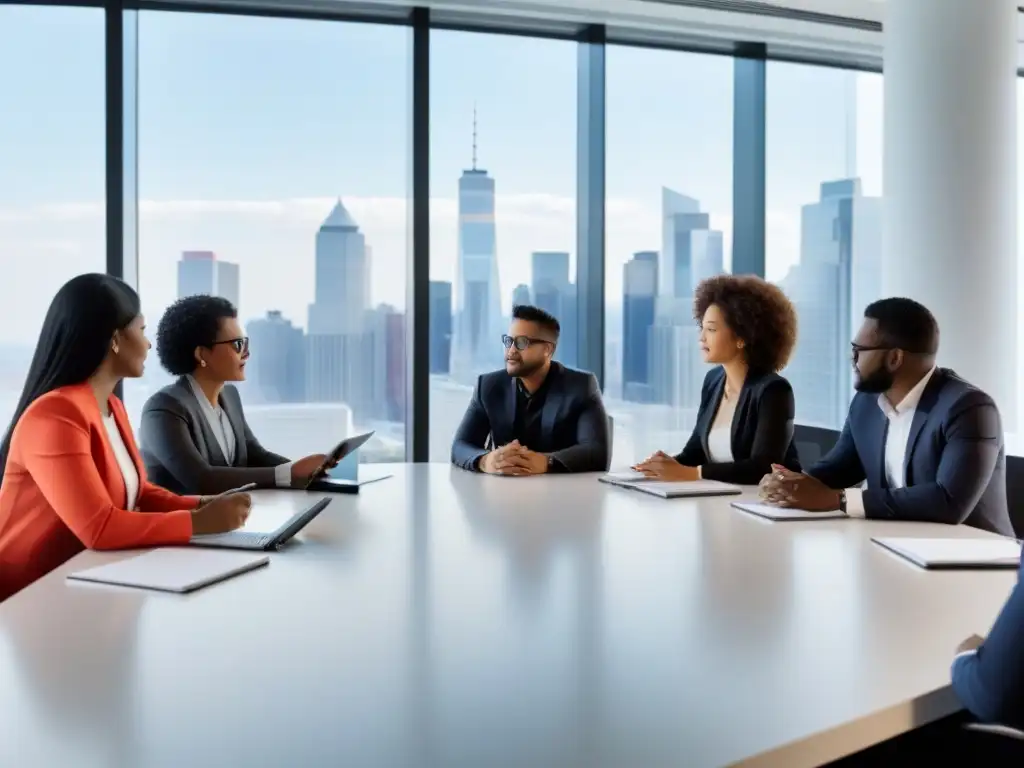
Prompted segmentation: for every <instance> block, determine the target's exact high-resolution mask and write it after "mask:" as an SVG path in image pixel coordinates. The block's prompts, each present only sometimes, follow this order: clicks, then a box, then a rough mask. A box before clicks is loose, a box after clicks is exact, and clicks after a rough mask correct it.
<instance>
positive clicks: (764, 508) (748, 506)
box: [732, 501, 846, 520]
mask: <svg viewBox="0 0 1024 768" xmlns="http://www.w3.org/2000/svg"><path fill="white" fill-rule="evenodd" d="M732 505H733V506H734V507H736V509H741V510H743V511H744V512H749V513H750V514H752V515H757V516H758V517H766V518H768V519H769V520H835V519H837V518H840V517H846V513H845V512H840V511H839V510H838V509H837V510H834V511H831V512H808V511H807V510H806V509H791V508H789V507H776V506H773V505H772V504H761V503H760V502H757V501H734V502H733V503H732Z"/></svg>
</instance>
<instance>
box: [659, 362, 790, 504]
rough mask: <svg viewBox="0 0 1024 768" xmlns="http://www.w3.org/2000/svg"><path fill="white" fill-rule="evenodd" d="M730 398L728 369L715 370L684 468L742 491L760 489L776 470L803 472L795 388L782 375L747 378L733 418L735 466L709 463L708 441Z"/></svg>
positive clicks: (710, 373)
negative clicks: (720, 408)
mask: <svg viewBox="0 0 1024 768" xmlns="http://www.w3.org/2000/svg"><path fill="white" fill-rule="evenodd" d="M724 393H725V369H724V368H723V367H722V366H718V367H717V368H712V369H711V370H710V371H708V374H707V376H705V377H704V386H703V387H702V388H701V393H700V408H699V409H698V411H697V423H696V425H695V426H694V428H693V434H692V435H690V439H689V440H688V441H687V442H686V447H685V448H683V452H682V453H680V454H679V455H678V456H676V457H675V460H676V461H678V462H679V463H680V464H685V465H686V466H688V467H701V476H702V477H704V478H706V479H708V480H721V481H722V482H726V483H737V484H739V485H757V484H758V483H759V482H761V478H763V477H764V476H765V475H767V474H768V473H769V472H771V465H772V464H782V465H783V466H785V467H787V468H789V469H792V470H793V471H794V472H799V471H800V462H799V460H798V459H797V453H796V445H794V443H793V418H794V413H793V411H794V401H793V388H792V387H791V386H790V385H789V382H788V381H787V380H786V379H784V378H782V377H781V376H779V375H778V374H777V373H754V372H750V373H748V374H747V378H746V381H744V382H743V388H742V389H741V390H740V395H739V400H737V402H736V411H735V413H734V414H733V417H732V458H733V460H732V461H729V462H723V463H720V464H718V463H714V462H711V461H709V459H708V435H709V434H710V433H711V425H712V423H714V421H715V414H716V413H717V412H718V406H719V404H720V403H721V402H722V395H723V394H724Z"/></svg>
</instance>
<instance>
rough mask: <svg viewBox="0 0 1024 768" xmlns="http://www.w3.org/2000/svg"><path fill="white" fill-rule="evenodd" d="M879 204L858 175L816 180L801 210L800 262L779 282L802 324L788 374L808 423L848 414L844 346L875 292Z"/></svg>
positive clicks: (834, 422) (835, 422) (849, 383)
mask: <svg viewBox="0 0 1024 768" xmlns="http://www.w3.org/2000/svg"><path fill="white" fill-rule="evenodd" d="M881 211H882V207H881V199H880V198H873V197H864V196H863V195H862V194H861V189H860V180H859V179H856V178H853V179H840V180H837V181H829V182H824V183H822V185H821V190H820V199H819V200H818V201H817V202H815V203H810V204H808V205H805V206H803V209H802V210H801V227H800V229H801V234H800V263H799V264H798V265H797V266H796V267H794V268H793V269H792V270H790V273H789V274H788V275H787V276H786V278H785V280H784V281H783V287H784V288H785V289H786V291H787V293H789V295H790V297H791V298H792V300H793V302H794V304H795V305H796V308H797V315H798V318H799V323H800V326H799V328H800V343H799V345H798V346H797V349H796V352H795V354H794V356H793V361H792V363H791V364H790V366H789V368H788V369H787V376H788V378H789V379H790V381H791V382H792V384H793V389H794V392H795V395H796V398H797V402H798V403H800V417H801V420H802V421H806V423H809V424H811V425H816V426H824V427H829V428H836V427H838V426H840V425H841V424H842V423H843V420H844V419H845V417H846V411H847V409H848V407H849V403H850V397H851V396H852V394H853V374H852V368H851V366H850V364H849V362H848V357H847V354H846V350H847V349H849V344H850V341H851V339H852V338H853V333H854V330H855V328H856V326H857V325H858V324H859V323H860V318H861V316H862V314H863V311H864V307H865V306H866V305H867V304H868V303H869V302H871V301H874V300H875V299H877V298H878V297H879V295H880V293H881V281H880V271H881V270H880V264H879V258H880V254H881V245H882V244H881V237H882V231H881V229H882V221H881V215H882V214H881Z"/></svg>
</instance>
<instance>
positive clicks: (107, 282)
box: [0, 274, 250, 601]
mask: <svg viewBox="0 0 1024 768" xmlns="http://www.w3.org/2000/svg"><path fill="white" fill-rule="evenodd" d="M148 350H149V341H148V340H147V339H146V336H145V321H144V319H143V317H142V314H141V312H140V307H139V297H138V294H136V293H135V291H134V290H132V289H131V288H130V287H129V286H128V285H127V284H125V283H123V282H122V281H120V280H118V279H116V278H114V277H110V276H109V275H102V274H85V275H79V276H78V277H75V278H72V279H71V280H70V281H68V282H67V283H66V284H65V285H64V286H63V287H62V288H61V289H60V290H59V291H58V292H57V295H56V296H55V297H54V299H53V302H52V303H51V304H50V308H49V310H48V311H47V313H46V318H45V320H44V321H43V328H42V331H41V332H40V334H39V341H38V342H37V344H36V350H35V354H34V355H33V357H32V363H31V365H30V367H29V370H28V375H27V376H26V379H25V387H24V389H23V390H22V393H21V398H20V399H19V401H18V405H17V407H16V408H15V411H14V417H13V418H12V419H11V426H10V427H9V428H8V430H7V432H6V434H5V436H4V439H3V443H2V444H0V469H2V472H3V480H2V482H0V601H2V600H4V599H6V598H7V597H10V596H11V595H13V594H14V593H16V592H18V591H20V590H21V589H22V588H24V587H26V586H28V585H29V584H31V583H32V582H33V581H35V580H36V579H38V578H40V577H42V576H44V575H46V574H47V573H49V572H50V571H52V570H53V569H54V568H57V567H58V566H60V565H61V564H63V563H64V562H66V561H67V560H69V559H71V558H72V557H74V556H75V555H77V554H78V553H79V552H81V551H82V550H83V549H86V548H89V549H136V548H142V547H154V546H160V545H165V544H185V543H187V542H188V541H189V539H190V538H191V537H192V535H193V534H205V533H223V532H225V531H230V530H234V529H236V528H238V527H239V526H241V525H242V524H243V523H244V522H245V519H246V517H247V516H248V514H249V505H250V497H249V495H248V494H245V493H236V494H229V495H227V496H222V497H220V498H218V499H212V500H209V499H204V498H201V497H198V496H178V495H177V494H174V493H172V492H170V491H168V490H166V489H164V488H161V487H159V486H157V485H155V484H153V483H152V482H150V481H149V479H148V478H147V476H146V470H145V467H144V465H143V463H142V459H141V457H140V456H139V451H138V448H137V447H136V445H135V439H134V437H133V436H132V430H131V425H130V424H129V423H128V416H127V413H126V412H125V409H124V405H123V404H122V403H121V401H120V400H119V399H118V398H117V397H116V396H115V395H114V390H115V388H116V387H117V385H118V384H119V383H120V382H121V380H122V379H123V378H125V377H131V378H138V377H139V376H141V375H142V372H143V366H144V364H145V360H146V354H147V352H148Z"/></svg>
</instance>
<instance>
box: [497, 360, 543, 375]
mask: <svg viewBox="0 0 1024 768" xmlns="http://www.w3.org/2000/svg"><path fill="white" fill-rule="evenodd" d="M510 367H511V369H512V370H509V368H510ZM543 367H544V361H543V360H540V361H538V362H536V363H528V362H526V361H525V360H518V361H512V360H506V361H505V370H506V371H507V372H508V374H509V376H513V377H515V378H517V379H525V378H526V377H527V376H532V375H533V374H535V373H536V372H537V371H539V370H540V369H541V368H543Z"/></svg>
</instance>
